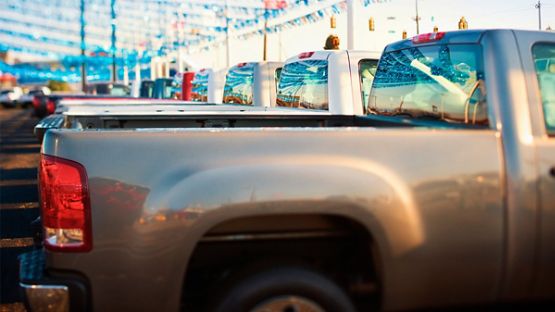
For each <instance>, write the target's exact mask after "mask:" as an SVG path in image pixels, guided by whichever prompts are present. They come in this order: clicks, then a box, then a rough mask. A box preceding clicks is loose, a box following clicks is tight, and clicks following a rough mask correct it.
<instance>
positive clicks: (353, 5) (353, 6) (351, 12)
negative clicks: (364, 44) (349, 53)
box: [347, 0, 360, 50]
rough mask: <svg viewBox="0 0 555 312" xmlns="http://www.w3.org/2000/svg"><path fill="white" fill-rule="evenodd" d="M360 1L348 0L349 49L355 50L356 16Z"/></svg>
mask: <svg viewBox="0 0 555 312" xmlns="http://www.w3.org/2000/svg"><path fill="white" fill-rule="evenodd" d="M359 2H360V1H358V0H347V49H349V50H352V49H355V38H356V36H355V29H356V24H357V22H356V14H355V11H358V7H357V5H358V3H359Z"/></svg>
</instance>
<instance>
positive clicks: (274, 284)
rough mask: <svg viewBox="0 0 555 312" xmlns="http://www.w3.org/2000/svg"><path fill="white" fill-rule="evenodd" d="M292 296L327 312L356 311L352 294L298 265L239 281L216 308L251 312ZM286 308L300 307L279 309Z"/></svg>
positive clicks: (217, 310)
mask: <svg viewBox="0 0 555 312" xmlns="http://www.w3.org/2000/svg"><path fill="white" fill-rule="evenodd" d="M291 297H295V298H300V299H301V300H306V301H307V302H310V303H313V304H316V305H317V306H318V307H319V308H321V309H322V310H323V311H326V312H351V311H352V312H354V311H355V308H354V306H353V304H352V303H351V300H350V299H349V297H348V296H347V295H346V294H345V293H344V292H343V290H341V288H339V287H338V286H337V285H336V284H335V283H334V282H332V281H331V280H329V279H328V278H326V277H324V276H322V275H320V274H318V273H315V272H312V271H309V270H306V269H303V268H297V267H282V268H275V269H269V270H265V271H262V272H259V273H256V274H253V275H250V276H248V277H246V278H244V279H241V280H238V281H237V282H236V283H234V284H233V285H232V286H231V287H230V289H229V291H227V292H226V293H225V294H224V295H223V296H222V297H221V300H219V301H218V303H217V305H216V308H215V309H214V311H215V312H250V311H253V310H254V309H255V308H259V307H261V306H264V305H265V304H268V303H269V302H280V303H283V301H284V298H291ZM292 305H294V304H292ZM270 311H272V312H274V311H273V310H270ZM285 311H296V309H294V308H289V309H287V308H282V309H278V310H276V311H275V312H285Z"/></svg>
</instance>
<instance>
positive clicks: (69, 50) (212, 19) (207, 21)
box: [0, 0, 392, 71]
mask: <svg viewBox="0 0 555 312" xmlns="http://www.w3.org/2000/svg"><path fill="white" fill-rule="evenodd" d="M82 1H83V4H84V7H85V11H84V21H85V25H84V30H85V42H84V45H82V43H81V36H80V25H81V20H80V10H81V7H80V5H81V4H80V1H76V0H2V2H3V4H2V6H0V51H5V50H12V51H17V52H20V53H25V54H30V55H36V56H42V57H48V58H52V59H57V60H62V63H63V64H64V65H67V66H68V67H72V66H73V64H79V63H81V62H86V63H87V64H88V66H89V67H95V66H97V67H99V66H104V65H106V64H109V63H111V57H112V52H115V53H116V55H117V56H118V61H119V62H124V63H126V64H127V65H129V66H133V65H134V64H135V63H137V62H139V63H141V64H147V63H148V62H150V59H151V58H152V57H154V56H163V55H166V54H167V53H169V52H171V51H175V50H177V49H180V48H186V49H187V51H188V53H197V52H201V51H206V50H209V49H211V48H214V47H219V46H222V45H224V44H225V42H226V36H229V38H232V39H240V40H246V39H250V38H253V37H257V36H263V35H264V33H269V34H273V33H279V32H281V31H283V30H286V29H291V28H296V27H301V26H303V25H307V24H312V23H316V22H319V21H321V20H322V19H325V18H328V17H330V16H331V15H338V14H341V13H343V12H344V11H345V10H346V2H345V0H240V1H239V0H188V1H181V0H142V1H136V0H82ZM355 1H360V4H361V5H362V6H364V7H367V6H370V5H375V4H381V3H388V2H392V0H355ZM112 5H113V6H114V7H113V9H114V13H115V19H113V18H112V15H111V13H112V12H111V9H112V7H111V6H112ZM112 25H115V27H116V38H117V41H116V45H115V50H114V47H113V46H112V45H111V41H112V34H111V27H112ZM265 25H266V26H265ZM81 47H83V48H84V49H85V51H86V56H85V57H82V56H80V52H81ZM0 70H3V71H6V70H7V67H6V66H4V67H3V68H2V69H0ZM26 70H28V69H26Z"/></svg>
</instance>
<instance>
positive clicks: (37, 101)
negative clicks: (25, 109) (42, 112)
mask: <svg viewBox="0 0 555 312" xmlns="http://www.w3.org/2000/svg"><path fill="white" fill-rule="evenodd" d="M39 105H40V99H39V97H38V96H33V107H34V108H35V109H38V108H39Z"/></svg>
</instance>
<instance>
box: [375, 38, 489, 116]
mask: <svg viewBox="0 0 555 312" xmlns="http://www.w3.org/2000/svg"><path fill="white" fill-rule="evenodd" d="M484 79H485V77H484V71H483V64H482V53H481V48H480V46H479V45H445V44H444V45H436V46H424V47H412V48H407V49H404V50H398V51H392V52H387V53H385V54H384V55H383V56H382V58H381V59H380V62H379V64H378V70H377V72H376V76H375V78H374V82H373V85H372V91H371V94H370V97H369V99H368V113H369V114H374V115H382V116H401V117H405V118H407V117H408V118H427V119H436V120H441V121H445V122H454V123H466V124H478V125H487V124H488V117H487V108H486V98H485V94H486V93H485V83H484Z"/></svg>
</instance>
